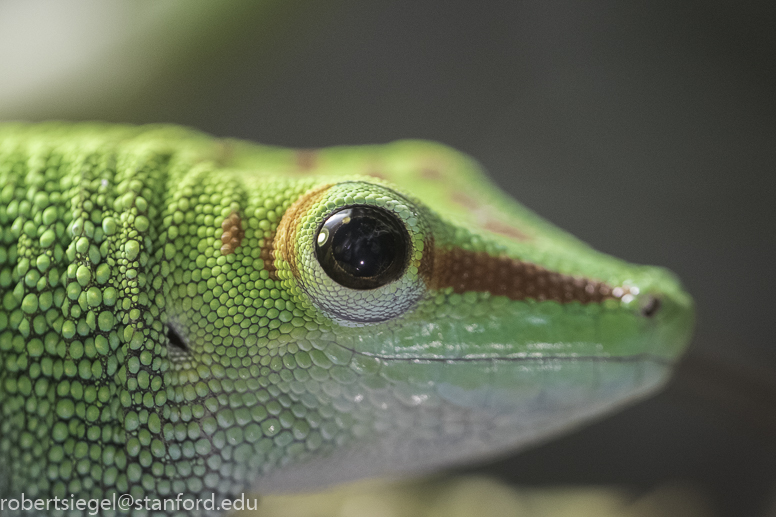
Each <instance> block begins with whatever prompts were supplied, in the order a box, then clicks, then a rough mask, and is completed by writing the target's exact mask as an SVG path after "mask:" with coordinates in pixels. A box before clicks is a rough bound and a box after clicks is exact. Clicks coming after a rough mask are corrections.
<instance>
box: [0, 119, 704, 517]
mask: <svg viewBox="0 0 776 517" xmlns="http://www.w3.org/2000/svg"><path fill="white" fill-rule="evenodd" d="M350 205H367V206H369V205H371V206H377V207H380V208H382V209H383V210H384V211H385V212H387V213H390V214H392V215H393V217H395V218H397V220H399V221H401V223H402V224H403V225H404V226H405V227H406V230H407V234H408V235H409V240H410V243H409V252H408V257H409V258H408V264H407V266H406V268H405V270H404V271H403V273H402V274H401V276H400V277H399V278H397V279H396V280H394V281H392V282H390V283H388V284H387V285H385V286H382V287H377V288H374V289H350V288H347V287H344V286H343V285H340V284H338V283H337V282H334V281H332V280H331V279H330V278H328V276H327V274H326V273H325V271H324V270H323V269H322V267H321V265H320V264H319V263H318V261H317V259H316V255H315V251H314V250H315V241H316V238H317V233H316V232H317V230H318V228H319V227H320V225H321V224H322V222H323V220H324V219H326V217H327V216H328V215H329V214H331V213H332V212H334V211H336V210H337V209H338V208H340V207H343V206H350ZM290 208H291V209H290ZM230 217H237V218H238V219H239V225H240V227H239V229H240V230H241V231H242V232H243V234H244V235H239V236H237V244H236V245H235V246H232V247H233V248H234V249H232V248H230V247H229V245H225V244H224V242H223V239H222V233H223V232H224V228H225V226H223V225H224V224H225V223H224V221H225V220H228V219H229V218H230ZM227 227H228V225H227ZM225 246H226V247H225ZM451 250H459V251H460V252H461V253H464V252H469V253H470V254H469V255H468V256H469V257H474V256H477V257H483V256H487V257H501V258H502V259H503V260H509V259H516V260H519V261H520V263H530V264H534V265H536V266H538V267H540V268H543V270H547V271H551V272H557V273H559V274H562V275H565V277H574V278H577V279H590V281H593V280H594V281H596V282H602V283H605V284H606V285H608V286H610V287H611V288H615V287H616V288H618V289H619V291H617V290H616V289H615V291H614V292H615V293H616V294H617V296H610V297H609V298H607V299H605V300H603V301H598V302H596V301H589V300H588V301H586V302H584V303H583V302H582V301H573V300H572V301H566V302H564V303H560V302H558V301H554V300H552V299H543V298H546V296H544V295H541V294H536V293H537V292H540V291H541V290H540V291H534V292H533V293H534V294H531V293H530V292H529V293H528V294H525V295H521V296H518V295H516V294H514V293H512V294H511V295H509V296H501V295H499V294H498V293H495V292H494V291H493V289H495V288H492V286H493V285H496V284H499V283H504V282H510V281H511V280H510V279H509V278H504V279H501V278H500V277H499V275H501V274H503V271H502V272H501V273H499V271H496V270H495V269H494V270H493V271H482V269H483V268H485V269H488V268H491V267H494V266H493V264H494V263H493V262H487V261H484V262H477V261H476V260H475V261H474V262H471V263H470V262H466V263H461V264H457V263H455V261H453V262H451V261H448V262H444V261H442V259H441V258H440V257H444V256H446V255H445V253H448V252H450V251H451ZM270 252H271V254H270ZM473 252H476V253H473ZM449 256H454V255H449ZM458 256H461V255H458ZM456 265H458V266H460V267H459V269H455V271H458V273H456V275H457V277H466V278H469V276H470V275H469V271H468V269H467V268H471V269H472V274H475V273H476V274H479V275H482V274H485V275H487V274H492V275H495V276H496V277H497V280H498V281H497V282H495V283H494V282H490V283H489V284H488V283H482V284H476V282H475V283H472V282H473V281H472V282H470V283H469V284H466V282H465V281H462V282H463V283H462V284H461V285H462V286H464V287H455V285H453V284H455V282H456V281H457V280H456V279H453V280H450V279H449V278H448V279H447V280H444V279H443V278H444V271H443V270H445V269H448V268H451V267H453V266H456ZM461 268H463V269H462V270H461ZM475 269H476V270H477V271H474V270H475ZM461 271H463V273H461ZM565 277H564V278H565ZM555 278H558V277H557V276H556V277H555ZM456 285H457V284H456ZM466 285H469V286H470V287H465V286H466ZM478 285H480V286H481V287H477V286H478ZM510 285H511V284H510ZM537 285H538V284H537ZM542 285H544V284H542ZM471 286H473V287H471ZM482 286H486V287H482ZM488 286H490V287H488ZM623 293H625V294H623ZM549 298H552V297H551V296H550V297H549ZM655 300H659V302H660V305H659V310H653V309H655ZM0 301H1V302H2V306H1V307H0V498H12V497H17V498H18V497H19V496H20V494H21V493H22V492H24V493H25V495H26V497H28V498H52V497H54V496H56V497H60V498H67V497H70V496H71V495H72V496H73V497H75V498H83V499H90V498H110V497H111V496H112V495H113V494H131V495H133V496H134V497H135V498H136V499H141V498H143V497H149V498H173V499H174V498H175V497H176V495H177V494H179V493H182V494H184V498H185V497H192V498H194V497H196V498H202V499H205V498H208V497H209V496H210V494H215V500H216V501H217V502H218V501H220V500H222V499H223V498H236V497H239V494H241V493H243V492H244V491H248V490H255V491H257V492H258V493H267V492H271V491H289V490H299V489H305V488H311V487H315V486H321V485H325V484H328V483H333V482H339V481H343V480H347V479H355V478H358V477H364V476H374V475H382V474H396V473H402V472H416V471H428V470H431V469H435V468H439V467H441V466H445V465H449V464H453V463H457V462H462V461H465V460H470V459H473V458H479V457H483V456H487V455H493V454H497V453H498V452H500V451H504V450H505V449H513V448H516V447H519V446H522V445H525V444H529V443H532V442H535V441H537V440H540V439H545V438H546V437H547V436H550V435H552V434H554V433H557V432H560V431H562V430H564V429H567V428H569V427H572V426H574V425H577V424H579V423H580V422H583V421H586V420H587V419H589V418H591V417H594V416H596V415H599V414H601V413H604V412H606V411H609V410H611V409H612V408H614V407H618V406H620V405H622V404H624V403H626V402H628V401H631V400H633V399H634V398H637V397H641V396H644V395H645V394H647V393H650V392H652V391H653V390H655V389H657V388H658V387H659V386H661V385H662V384H663V383H664V382H665V380H666V379H667V377H668V375H669V373H670V367H671V365H672V364H673V363H674V362H675V360H676V359H677V358H678V356H679V355H680V354H681V353H682V351H683V350H684V348H685V347H686V345H687V343H688V341H689V337H690V333H691V328H692V321H693V309H692V300H691V299H690V297H689V296H688V295H687V294H686V293H685V292H683V291H682V290H681V288H680V286H679V284H678V282H677V280H676V279H675V278H674V277H673V276H672V275H671V274H670V273H668V272H666V271H665V270H662V269H659V268H653V267H647V266H637V265H631V264H627V263H624V262H622V261H620V260H618V259H615V258H612V257H609V256H606V255H603V254H601V253H599V252H596V251H594V250H592V249H590V248H589V247H588V246H586V245H585V244H583V243H581V242H580V241H578V240H576V239H575V238H574V237H572V236H570V235H568V234H566V233H564V232H563V231H561V230H559V229H557V228H555V227H553V226H552V225H550V224H549V223H547V222H545V221H544V220H542V219H540V218H539V217H538V216H536V215H534V214H533V213H531V212H530V211H528V210H527V209H525V208H523V207H522V206H520V205H519V204H517V203H516V202H514V201H513V200H511V199H509V198H508V197H507V196H505V195H504V194H503V193H501V192H500V191H498V190H497V189H496V188H495V187H494V186H492V185H491V184H490V183H489V181H488V180H487V178H486V177H485V176H484V175H483V173H482V172H481V170H480V168H479V167H478V166H477V164H476V163H475V162H473V161H472V160H471V159H469V158H467V157H466V156H463V155H461V154H459V153H457V152H455V151H453V150H450V149H448V148H446V147H443V146H440V145H438V144H433V143H428V142H417V141H404V142H396V143H392V144H388V145H381V146H364V147H351V148H348V147H342V148H331V149H323V150H319V151H315V152H311V151H296V150H289V149H281V148H275V147H263V146H258V145H254V144H250V143H246V142H241V141H235V140H217V139H213V138H211V137H209V136H206V135H203V134H200V133H196V132H193V131H189V130H186V129H182V128H178V127H170V126H147V127H129V126H112V125H96V124H89V125H86V124H84V125H68V124H44V125H24V124H15V125H5V126H0ZM176 335H177V336H179V337H180V341H182V343H180V342H176V339H175V337H174V336H176ZM149 508H151V507H150V506H149ZM4 511H5V512H6V514H8V515H13V512H10V511H9V510H8V509H5V510H4ZM132 512H133V514H135V515H170V514H174V513H176V512H174V511H172V510H169V509H168V510H166V511H155V510H153V509H151V510H147V511H146V510H139V509H133V510H132ZM42 513H43V514H46V515H56V514H57V513H56V512H54V511H49V512H42ZM102 513H103V514H104V515H114V514H117V513H116V512H113V511H112V510H105V511H103V512H102ZM179 513H181V514H198V512H188V513H186V512H184V511H182V510H181V511H180V512H179ZM200 513H202V514H206V513H207V512H200ZM215 513H218V512H215ZM33 514H34V512H27V513H23V515H33ZM79 514H80V513H79ZM4 515H5V514H4Z"/></svg>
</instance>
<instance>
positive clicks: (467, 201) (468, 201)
mask: <svg viewBox="0 0 776 517" xmlns="http://www.w3.org/2000/svg"><path fill="white" fill-rule="evenodd" d="M450 201H452V202H453V203H455V204H457V205H460V206H462V207H464V208H468V209H469V210H476V209H478V208H480V206H481V205H480V203H479V202H478V201H477V200H476V199H474V198H473V197H471V196H470V195H468V194H464V193H463V192H461V191H459V190H456V191H454V192H453V193H452V194H450Z"/></svg>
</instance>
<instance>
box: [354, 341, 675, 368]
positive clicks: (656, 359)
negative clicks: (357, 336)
mask: <svg viewBox="0 0 776 517" xmlns="http://www.w3.org/2000/svg"><path fill="white" fill-rule="evenodd" d="M340 346H341V345H340ZM342 348H345V349H346V350H349V351H350V352H352V353H354V354H356V355H361V356H364V357H371V358H373V359H380V360H381V361H406V362H418V363H422V362H434V363H476V362H483V363H484V362H495V361H503V362H512V363H520V362H536V361H547V362H550V361H560V362H585V363H607V362H609V363H639V362H643V361H649V362H652V363H655V364H657V365H659V366H664V367H670V366H672V365H673V364H674V362H673V361H670V360H668V359H665V358H663V357H660V356H656V355H653V354H646V353H644V354H635V355H628V356H609V357H605V356H596V355H585V356H568V355H565V356H564V355H549V356H541V357H540V356H521V357H391V356H386V355H380V354H371V353H369V352H359V351H357V350H353V349H352V348H348V347H342Z"/></svg>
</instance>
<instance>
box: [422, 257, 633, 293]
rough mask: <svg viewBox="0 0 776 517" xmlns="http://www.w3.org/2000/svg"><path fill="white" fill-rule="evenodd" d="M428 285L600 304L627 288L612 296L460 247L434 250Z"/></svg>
mask: <svg viewBox="0 0 776 517" xmlns="http://www.w3.org/2000/svg"><path fill="white" fill-rule="evenodd" d="M429 283H430V285H431V287H432V288H434V289H443V288H445V287H452V288H453V291H454V292H456V293H464V292H467V291H475V292H487V293H491V294H492V295H494V296H506V297H507V298H509V299H511V300H526V299H533V300H539V301H542V300H554V301H556V302H558V303H568V302H573V301H577V302H580V303H600V302H602V301H603V300H606V299H619V298H621V297H622V295H624V294H626V293H628V289H627V288H619V289H617V290H616V293H614V292H613V290H612V288H611V287H610V286H608V285H607V284H605V283H603V282H599V281H597V280H591V279H587V278H580V277H575V276H570V275H564V274H561V273H557V272H555V271H550V270H548V269H546V268H544V267H542V266H539V265H536V264H533V263H530V262H523V261H521V260H517V259H512V258H509V257H504V256H496V257H494V256H491V255H488V254H487V253H484V252H475V251H469V250H465V249H462V248H451V249H448V250H444V251H441V252H440V251H439V250H437V251H435V254H434V269H433V272H432V274H431V278H430V282H429Z"/></svg>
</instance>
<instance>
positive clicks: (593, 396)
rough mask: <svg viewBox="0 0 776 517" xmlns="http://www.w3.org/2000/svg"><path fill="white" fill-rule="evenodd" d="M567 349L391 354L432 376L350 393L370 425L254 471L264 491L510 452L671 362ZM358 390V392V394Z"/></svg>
mask: <svg viewBox="0 0 776 517" xmlns="http://www.w3.org/2000/svg"><path fill="white" fill-rule="evenodd" d="M568 359H569V358H565V357H545V358H524V359H520V360H502V359H494V360H490V359H487V360H486V359H483V360H450V361H423V360H410V361H405V360H401V361H398V360H397V361H390V360H387V361H385V362H384V367H386V368H388V369H390V368H396V369H400V370H401V371H403V372H404V373H405V374H408V375H409V378H410V379H412V378H418V377H417V375H419V374H421V372H422V374H423V375H428V374H429V373H431V375H432V376H434V377H435V378H436V381H434V382H418V383H415V384H412V385H408V384H401V383H396V384H394V385H393V386H392V387H391V389H390V390H389V393H386V394H385V395H384V396H383V397H379V398H375V397H374V396H373V395H367V396H366V397H363V398H361V399H360V402H357V403H356V404H357V405H360V406H362V409H366V408H368V407H371V406H373V405H375V407H378V408H379V410H380V414H378V415H376V419H375V420H372V421H371V425H370V431H369V432H368V433H365V434H364V435H363V436H360V437H352V439H351V440H350V441H349V442H348V443H343V444H342V445H341V446H340V447H338V448H337V449H336V450H334V451H332V452H331V453H329V454H325V455H319V456H315V457H312V458H310V459H309V460H307V461H304V462H300V463H298V464H294V465H288V466H286V467H283V468H280V469H278V470H275V471H273V472H270V473H268V475H266V476H264V477H262V478H260V479H259V480H258V483H257V485H256V486H255V488H256V489H258V490H259V491H261V492H262V493H268V492H288V491H299V490H310V489H315V488H319V487H323V486H327V485H332V484H336V483H341V482H345V481H349V480H355V479H359V478H364V477H371V476H378V475H379V476H386V475H388V476H392V475H399V474H406V473H418V474H420V473H424V472H431V471H434V470H438V469H439V468H445V467H450V466H455V465H459V464H463V463H466V462H471V461H478V460H480V461H482V460H486V459H489V458H492V457H494V456H498V455H503V454H505V453H506V452H514V451H516V450H519V449H521V448H523V447H527V446H530V445H534V444H536V443H537V442H540V441H545V440H548V439H550V438H552V437H554V436H555V435H557V434H560V433H562V432H564V431H568V430H569V429H572V428H574V427H577V426H579V425H582V424H584V423H586V422H588V421H589V420H591V419H594V418H595V417H597V416H599V415H601V414H603V413H606V412H609V411H611V410H612V409H613V408H616V407H618V406H621V405H624V404H626V403H629V402H632V401H633V400H634V399H639V398H642V397H645V396H647V395H649V394H651V393H652V392H654V391H655V390H657V389H659V388H660V387H661V386H662V385H663V384H664V383H665V381H666V379H667V378H668V374H669V372H670V365H669V364H668V363H667V362H665V361H664V360H662V359H659V358H656V357H653V356H649V355H639V356H633V357H630V358H622V359H618V360H614V361H610V360H601V359H600V358H590V359H589V360H584V359H582V360H573V361H572V360H568ZM357 399H358V397H357Z"/></svg>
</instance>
